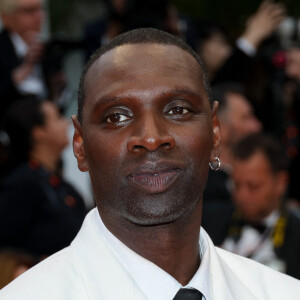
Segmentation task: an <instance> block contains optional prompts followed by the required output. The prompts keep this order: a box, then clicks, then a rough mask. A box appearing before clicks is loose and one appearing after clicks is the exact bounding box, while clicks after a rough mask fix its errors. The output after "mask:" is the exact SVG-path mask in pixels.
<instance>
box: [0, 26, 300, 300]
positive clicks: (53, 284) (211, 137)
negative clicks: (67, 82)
mask: <svg viewBox="0 0 300 300" xmlns="http://www.w3.org/2000/svg"><path fill="white" fill-rule="evenodd" d="M145 57H146V59H145ZM208 90H209V88H208V85H207V82H206V80H205V75H204V70H203V67H202V63H201V60H200V58H199V57H198V56H197V54H196V53H195V52H193V51H192V50H191V49H190V48H189V47H188V46H187V45H186V44H185V43H184V42H182V41H181V40H179V39H177V38H175V37H174V36H172V35H169V34H167V33H165V32H162V31H159V30H155V29H139V30H134V31H130V32H127V33H125V34H123V35H120V36H118V37H117V38H116V39H115V40H113V41H112V42H111V43H109V44H108V45H107V46H106V47H104V48H101V49H100V50H99V51H98V52H97V53H96V54H95V55H94V56H93V58H92V60H91V61H90V62H89V63H88V65H87V66H86V68H85V70H84V72H83V75H82V78H81V83H80V91H79V103H78V104H79V107H78V116H74V117H73V122H74V126H75V134H74V140H73V146H74V154H75V156H76V158H77V162H78V167H79V168H80V170H81V171H89V173H90V177H91V181H92V186H93V191H94V195H95V200H96V204H97V208H96V209H94V210H93V211H92V212H91V213H90V214H89V215H88V216H87V218H86V220H85V222H84V225H83V226H82V229H81V231H80V232H79V234H78V235H77V237H76V238H75V240H74V241H73V243H72V244H71V246H70V247H67V248H66V249H64V250H62V251H61V252H59V253H58V254H57V255H54V256H52V257H50V258H48V259H47V260H45V261H43V262H42V263H41V264H39V265H38V266H36V267H34V268H33V269H31V271H30V272H27V273H25V274H23V276H20V277H19V278H18V279H17V280H16V281H15V282H14V283H12V284H10V285H9V286H8V287H6V288H5V289H3V290H2V291H1V292H0V298H1V300H6V299H11V298H14V299H19V298H22V297H23V295H24V292H25V291H26V295H28V297H29V298H30V299H32V300H34V299H41V298H42V299H51V298H55V299H73V300H76V299H85V298H93V299H136V300H142V299H143V300H144V299H176V300H177V299H184V298H185V299H186V298H191V297H193V298H194V299H206V300H210V299H214V300H219V299H241V298H243V299H249V300H250V299H254V298H257V299H262V298H263V299H272V300H273V299H275V298H276V297H277V298H279V299H280V298H283V297H287V298H290V299H297V297H298V295H299V292H300V284H299V281H297V280H295V279H293V278H291V277H288V276H286V275H283V274H280V273H278V272H275V271H273V270H271V269H270V268H267V267H265V266H262V265H260V264H257V263H256V262H253V261H251V260H247V259H245V258H243V257H239V256H236V255H233V254H231V253H229V252H226V251H224V250H222V249H219V248H216V247H214V245H213V243H212V242H211V240H210V238H209V236H208V235H207V234H206V233H205V231H204V230H203V229H200V225H201V214H202V201H203V199H202V193H203V190H204V187H205V183H206V179H207V174H208V166H209V164H211V165H212V167H213V168H216V167H217V166H216V165H215V164H214V162H215V161H218V160H217V159H216V158H215V157H217V156H218V155H219V152H218V150H219V149H218V146H219V143H220V130H219V124H218V119H217V116H216V110H217V103H216V102H210V101H209V98H208ZM199 235H200V240H199ZM48 269H51V272H50V271H49V272H48V271H47V270H48ZM184 296H185V297H184Z"/></svg>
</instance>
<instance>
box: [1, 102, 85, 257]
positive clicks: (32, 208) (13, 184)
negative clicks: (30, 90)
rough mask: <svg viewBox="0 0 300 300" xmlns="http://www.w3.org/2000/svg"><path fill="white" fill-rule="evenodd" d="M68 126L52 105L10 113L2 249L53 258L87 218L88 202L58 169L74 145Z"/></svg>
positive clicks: (23, 105)
mask: <svg viewBox="0 0 300 300" xmlns="http://www.w3.org/2000/svg"><path fill="white" fill-rule="evenodd" d="M67 128H68V121H67V120H66V119H65V118H64V117H63V116H62V115H61V114H60V113H59V111H58V109H57V107H56V106H55V105H54V104H53V103H52V102H50V101H40V100H37V99H30V100H24V101H21V102H18V103H16V104H15V105H14V106H12V107H11V109H10V110H9V111H8V113H7V115H6V117H5V121H4V124H3V126H2V130H3V132H5V133H6V134H7V137H8V140H9V144H8V145H7V151H8V153H9V163H8V168H7V173H8V174H6V176H5V177H4V179H3V180H2V181H1V185H0V248H3V247H13V248H17V249H22V250H24V251H27V252H28V253H31V254H33V255H38V256H40V255H49V254H52V253H54V252H56V251H58V250H60V249H62V248H64V247H66V246H67V245H68V244H69V243H70V242H71V241H72V239H73V238H74V237H75V235H76V233H77V231H78V230H79V228H80V226H81V223H82V221H83V219H84V216H85V214H86V209H85V206H84V203H83V200H82V198H81V196H80V195H79V194H78V193H77V192H76V190H75V189H74V188H73V187H72V186H71V185H70V184H68V183H67V182H65V181H64V179H63V178H62V177H61V175H60V170H59V168H58V166H59V162H60V156H61V152H62V151H63V149H64V148H65V147H66V146H67V144H68V142H69V140H68V136H67ZM9 170H10V171H9Z"/></svg>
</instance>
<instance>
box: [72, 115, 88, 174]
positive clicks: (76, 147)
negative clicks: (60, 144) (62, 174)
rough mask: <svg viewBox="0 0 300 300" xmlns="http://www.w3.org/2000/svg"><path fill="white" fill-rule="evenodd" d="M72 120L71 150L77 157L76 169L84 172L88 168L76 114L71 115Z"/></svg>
mask: <svg viewBox="0 0 300 300" xmlns="http://www.w3.org/2000/svg"><path fill="white" fill-rule="evenodd" d="M72 121H73V125H74V136H73V152H74V155H75V157H76V159H77V164H78V169H79V170H80V171H81V172H86V171H88V170H89V168H88V163H87V160H86V157H85V151H84V144H83V137H82V129H81V125H80V122H79V121H78V118H77V116H76V115H73V116H72Z"/></svg>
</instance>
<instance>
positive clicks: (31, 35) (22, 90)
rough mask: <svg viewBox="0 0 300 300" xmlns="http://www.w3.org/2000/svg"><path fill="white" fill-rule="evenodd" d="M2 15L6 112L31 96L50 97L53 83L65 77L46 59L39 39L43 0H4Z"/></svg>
mask: <svg viewBox="0 0 300 300" xmlns="http://www.w3.org/2000/svg"><path fill="white" fill-rule="evenodd" d="M0 15H1V20H2V23H3V27H4V29H3V30H2V32H1V33H0V99H1V104H2V108H3V109H1V114H3V113H4V112H5V111H6V110H7V108H8V107H9V106H10V105H11V104H12V103H13V102H15V101H17V100H19V99H22V98H24V97H27V96H29V95H30V96H32V95H34V96H36V97H37V98H40V99H45V98H46V97H49V96H51V95H49V91H50V89H51V88H50V84H51V83H53V84H55V83H54V82H56V83H57V82H59V81H60V82H62V81H63V80H61V72H57V70H58V69H59V68H58V67H57V64H52V63H49V62H48V61H47V62H46V60H45V57H46V55H45V45H44V44H43V43H42V42H41V39H40V31H41V26H42V22H43V19H44V14H43V9H42V3H41V0H19V1H17V0H1V2H0ZM47 56H48V55H47ZM47 60H48V59H47ZM49 66H50V68H49ZM50 73H51V74H50ZM50 75H51V77H50ZM59 77H60V78H59ZM56 86H57V85H56ZM0 118H1V115H0Z"/></svg>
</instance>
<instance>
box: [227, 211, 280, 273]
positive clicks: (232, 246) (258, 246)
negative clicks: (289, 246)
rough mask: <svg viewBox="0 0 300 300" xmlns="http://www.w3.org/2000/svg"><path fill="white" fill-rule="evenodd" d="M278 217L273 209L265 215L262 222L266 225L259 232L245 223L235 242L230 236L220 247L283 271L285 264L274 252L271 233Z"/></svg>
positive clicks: (277, 213)
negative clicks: (263, 229)
mask: <svg viewBox="0 0 300 300" xmlns="http://www.w3.org/2000/svg"><path fill="white" fill-rule="evenodd" d="M278 219H279V212H278V211H273V212H272V213H271V214H270V215H269V216H268V217H266V218H265V219H264V220H263V221H262V223H263V224H264V225H266V230H265V232H263V233H259V232H258V231H257V230H256V229H254V228H253V227H251V226H249V225H245V226H243V227H242V229H241V237H240V239H239V240H238V241H237V242H235V241H234V240H233V239H232V237H228V238H226V239H225V241H224V243H223V245H222V248H223V249H225V250H227V251H230V252H233V253H235V254H238V255H242V256H245V257H251V259H253V260H255V261H257V262H260V263H262V264H264V265H267V266H269V267H272V268H273V269H275V270H277V271H280V272H284V271H285V264H284V262H283V261H281V260H279V259H278V258H277V256H276V254H275V252H274V246H273V240H272V233H273V229H274V227H275V225H276V223H277V221H278Z"/></svg>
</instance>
